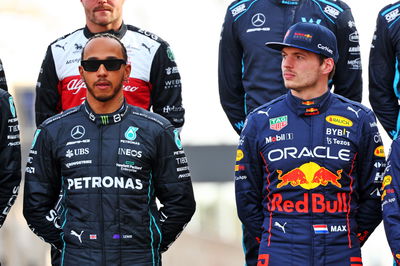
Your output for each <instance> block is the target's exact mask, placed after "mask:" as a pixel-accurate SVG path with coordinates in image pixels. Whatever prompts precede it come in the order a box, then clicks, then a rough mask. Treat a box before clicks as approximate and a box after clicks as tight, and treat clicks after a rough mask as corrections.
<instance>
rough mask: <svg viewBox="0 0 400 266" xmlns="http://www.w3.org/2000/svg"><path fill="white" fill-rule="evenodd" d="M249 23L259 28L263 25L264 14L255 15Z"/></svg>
mask: <svg viewBox="0 0 400 266" xmlns="http://www.w3.org/2000/svg"><path fill="white" fill-rule="evenodd" d="M251 23H252V24H253V26H254V27H261V26H262V25H264V23H265V16H264V14H261V13H257V14H255V15H254V16H253V17H252V18H251Z"/></svg>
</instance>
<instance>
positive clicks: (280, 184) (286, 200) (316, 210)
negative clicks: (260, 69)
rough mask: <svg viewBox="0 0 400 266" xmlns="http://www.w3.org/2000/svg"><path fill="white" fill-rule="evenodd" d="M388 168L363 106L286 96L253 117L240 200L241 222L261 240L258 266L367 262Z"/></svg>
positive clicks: (240, 174) (243, 154)
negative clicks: (366, 246) (364, 253)
mask: <svg viewBox="0 0 400 266" xmlns="http://www.w3.org/2000/svg"><path fill="white" fill-rule="evenodd" d="M384 167H385V155H384V149H383V146H382V141H381V138H380V135H379V132H378V128H377V125H376V120H375V117H374V115H373V113H372V111H370V110H369V109H367V108H366V107H364V106H363V105H361V104H359V103H356V102H353V101H350V100H348V99H346V98H344V97H341V96H339V95H336V94H332V93H330V92H327V93H326V94H325V95H323V96H321V97H320V98H317V99H312V100H309V101H302V100H300V99H298V98H296V97H294V96H292V95H291V94H290V93H288V94H286V95H283V96H281V97H279V98H278V99H276V100H274V101H272V102H270V103H268V104H265V105H263V106H261V107H259V108H257V109H255V110H254V111H253V112H252V113H251V114H250V115H249V116H248V117H247V120H246V123H245V127H244V129H243V131H242V133H241V136H240V142H239V145H238V150H237V156H236V165H235V193H236V204H237V211H238V216H239V218H240V220H241V221H242V223H243V225H244V227H245V228H246V229H247V230H248V231H249V233H250V235H251V236H252V239H253V242H254V243H255V242H256V241H257V239H261V243H260V246H259V263H261V264H260V265H350V264H352V262H357V261H358V260H361V253H360V246H361V245H362V244H363V243H364V242H365V241H366V240H367V238H368V236H369V235H370V234H371V233H372V232H373V231H374V229H375V227H376V226H378V224H379V223H380V221H381V220H382V215H381V209H380V193H379V189H380V187H381V182H382V178H383V176H382V174H383V171H384ZM265 261H269V264H268V263H266V264H262V263H265ZM353 264H354V263H353ZM252 265H254V264H252ZM355 265H356V264H355Z"/></svg>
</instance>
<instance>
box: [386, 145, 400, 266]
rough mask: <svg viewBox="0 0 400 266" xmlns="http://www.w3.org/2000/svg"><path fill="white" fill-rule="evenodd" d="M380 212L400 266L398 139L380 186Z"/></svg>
mask: <svg viewBox="0 0 400 266" xmlns="http://www.w3.org/2000/svg"><path fill="white" fill-rule="evenodd" d="M382 190H383V194H382V211H383V223H384V225H385V231H386V237H387V241H388V242H389V246H390V249H391V251H392V255H393V258H394V260H395V263H394V265H400V139H399V138H396V139H395V140H394V141H393V143H392V146H391V152H390V154H389V158H388V162H387V168H386V172H385V177H384V180H383V184H382Z"/></svg>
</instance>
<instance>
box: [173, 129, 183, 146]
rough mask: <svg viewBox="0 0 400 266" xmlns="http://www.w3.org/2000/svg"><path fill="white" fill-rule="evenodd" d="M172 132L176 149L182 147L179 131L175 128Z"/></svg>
mask: <svg viewBox="0 0 400 266" xmlns="http://www.w3.org/2000/svg"><path fill="white" fill-rule="evenodd" d="M174 134H175V144H176V146H177V147H178V149H180V150H181V149H182V142H181V140H180V139H179V131H178V130H177V129H175V130H174Z"/></svg>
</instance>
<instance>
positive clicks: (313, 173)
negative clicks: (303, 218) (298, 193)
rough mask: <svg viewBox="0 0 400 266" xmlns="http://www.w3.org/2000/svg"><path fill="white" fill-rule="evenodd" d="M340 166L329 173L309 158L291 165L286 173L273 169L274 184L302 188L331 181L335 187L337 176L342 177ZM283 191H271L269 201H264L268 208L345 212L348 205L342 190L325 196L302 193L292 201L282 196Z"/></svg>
mask: <svg viewBox="0 0 400 266" xmlns="http://www.w3.org/2000/svg"><path fill="white" fill-rule="evenodd" d="M342 172H343V170H338V171H336V174H334V173H332V172H331V171H329V170H328V169H326V168H325V167H321V166H319V165H318V164H316V163H314V162H309V163H305V164H303V165H301V166H300V167H298V168H296V169H293V170H291V171H289V172H287V173H286V174H282V171H281V170H277V173H278V179H279V180H280V181H281V182H280V183H279V184H278V185H277V188H281V187H284V186H288V185H290V186H293V187H296V186H300V187H302V188H304V189H307V190H311V189H313V188H316V187H318V186H321V185H322V186H327V185H328V184H331V185H333V186H336V187H338V188H341V187H342V185H341V184H340V183H339V182H338V180H340V179H341V177H342V175H341V174H342ZM283 196H284V195H283V194H281V193H275V194H273V195H272V199H271V202H270V204H269V205H268V209H269V211H281V212H287V213H292V212H298V213H309V212H313V213H323V212H329V213H337V212H347V211H348V210H349V208H350V206H349V203H348V195H347V193H345V192H338V193H336V195H334V196H333V195H332V196H333V197H332V198H330V199H329V200H328V199H327V198H326V195H325V194H323V193H303V198H302V199H297V200H296V201H293V200H290V199H284V197H283Z"/></svg>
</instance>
